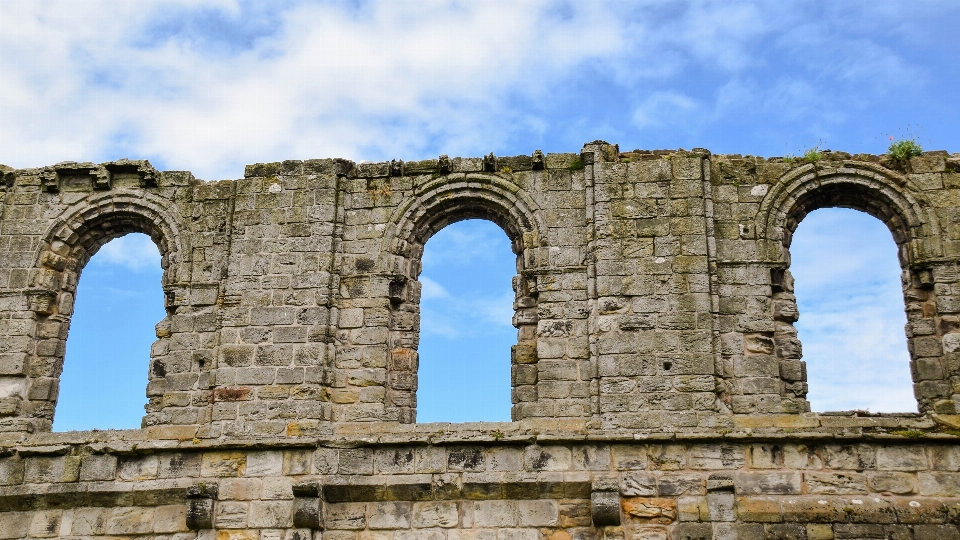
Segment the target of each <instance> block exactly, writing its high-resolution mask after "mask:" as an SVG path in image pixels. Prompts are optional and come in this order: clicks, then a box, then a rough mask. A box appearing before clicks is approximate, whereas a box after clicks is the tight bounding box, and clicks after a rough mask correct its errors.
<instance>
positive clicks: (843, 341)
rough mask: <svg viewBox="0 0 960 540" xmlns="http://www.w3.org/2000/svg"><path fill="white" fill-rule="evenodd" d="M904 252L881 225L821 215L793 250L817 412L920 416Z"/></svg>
mask: <svg viewBox="0 0 960 540" xmlns="http://www.w3.org/2000/svg"><path fill="white" fill-rule="evenodd" d="M897 253H898V247H897V244H896V243H895V242H894V238H893V236H892V235H891V232H890V230H889V229H888V228H887V227H886V226H885V225H884V223H883V222H881V221H880V220H878V219H876V218H874V217H872V216H870V215H868V214H866V213H863V212H858V211H856V210H850V209H846V208H824V209H820V210H815V211H813V212H811V213H810V214H809V215H807V216H806V217H804V218H803V220H802V221H801V222H800V224H799V226H798V227H797V229H796V232H795V233H794V234H793V238H792V242H791V245H790V259H791V264H790V272H791V273H792V275H793V277H794V279H795V293H796V298H797V305H798V309H799V312H800V319H799V321H797V322H796V323H795V326H796V329H797V332H798V338H799V339H800V341H801V342H802V343H803V359H804V360H805V361H806V366H807V380H808V385H809V393H808V394H807V398H808V399H809V400H810V404H811V409H812V410H814V411H845V410H868V411H870V412H907V411H916V410H917V403H916V400H915V399H914V395H913V385H912V379H911V376H910V354H909V352H908V349H907V340H906V335H905V333H904V324H905V323H906V321H907V319H906V315H905V312H904V303H903V285H902V277H901V274H902V270H901V266H900V262H899V261H898V258H897Z"/></svg>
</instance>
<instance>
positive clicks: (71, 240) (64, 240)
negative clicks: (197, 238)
mask: <svg viewBox="0 0 960 540" xmlns="http://www.w3.org/2000/svg"><path fill="white" fill-rule="evenodd" d="M182 229H183V224H182V220H181V219H180V214H179V212H178V211H177V209H176V207H175V206H174V205H173V203H171V202H170V201H166V200H164V199H161V198H160V197H157V196H155V195H152V194H150V193H136V194H133V193H131V194H116V193H105V194H102V195H97V196H93V197H89V198H86V199H83V200H81V201H79V202H77V203H75V204H74V205H72V206H70V207H69V208H67V209H66V210H65V211H64V212H63V214H61V216H60V217H59V218H58V219H57V220H56V221H55V222H54V224H53V225H52V226H51V227H49V228H48V229H47V230H46V231H45V232H44V234H43V236H42V241H41V242H40V245H39V246H38V248H37V252H36V253H35V261H36V266H35V268H37V269H38V277H37V282H35V285H36V286H37V287H38V288H39V289H46V290H49V291H51V292H59V291H57V289H58V288H59V286H58V285H60V284H58V283H55V282H54V281H56V275H57V274H59V273H60V272H62V271H63V270H65V269H74V270H76V271H79V270H80V269H82V267H83V266H84V265H85V264H86V262H87V261H88V260H89V259H90V257H92V256H93V254H94V253H96V251H97V250H98V249H99V248H100V247H101V246H102V245H103V244H105V243H106V242H108V241H110V240H112V239H114V238H116V237H117V236H122V235H124V234H127V233H130V232H142V233H146V234H148V235H150V237H151V238H152V239H153V240H154V242H156V243H157V246H158V248H159V250H160V254H161V257H162V263H161V264H162V266H163V267H164V282H165V283H169V282H173V281H176V280H177V277H178V276H181V275H183V274H182V270H183V269H182V268H181V266H182V265H183V263H184V262H185V260H186V259H188V258H189V254H190V246H189V245H186V244H187V243H188V242H189V239H188V238H187V235H184V234H181V230H182ZM44 279H46V280H48V281H51V282H50V283H47V284H44V283H40V281H42V280H44Z"/></svg>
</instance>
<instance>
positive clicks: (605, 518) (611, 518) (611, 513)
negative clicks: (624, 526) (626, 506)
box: [590, 491, 620, 527]
mask: <svg viewBox="0 0 960 540" xmlns="http://www.w3.org/2000/svg"><path fill="white" fill-rule="evenodd" d="M590 514H591V516H592V517H593V525H594V527H608V526H611V525H614V526H615V525H620V494H619V493H617V492H616V491H594V492H592V493H591V494H590Z"/></svg>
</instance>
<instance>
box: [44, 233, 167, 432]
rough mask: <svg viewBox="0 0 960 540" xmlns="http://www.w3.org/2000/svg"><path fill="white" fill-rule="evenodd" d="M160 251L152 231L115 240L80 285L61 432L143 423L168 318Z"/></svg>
mask: <svg viewBox="0 0 960 540" xmlns="http://www.w3.org/2000/svg"><path fill="white" fill-rule="evenodd" d="M162 276H163V270H162V269H161V267H160V252H159V250H158V249H157V246H156V245H155V244H154V243H153V241H152V240H151V239H150V237H149V236H147V235H145V234H139V233H134V234H128V235H126V236H123V237H120V238H117V239H114V240H112V241H110V242H108V243H107V244H105V245H104V246H103V247H101V248H100V250H99V251H98V252H97V253H96V254H95V255H94V256H93V257H92V258H91V259H90V261H89V262H88V263H87V265H86V266H85V267H84V268H83V271H82V275H81V277H80V280H79V283H78V285H77V294H76V304H75V306H74V310H73V315H72V317H71V321H70V331H69V336H68V338H67V344H66V356H65V358H64V366H63V372H62V374H61V376H60V392H59V397H58V399H57V409H56V415H55V416H54V423H53V429H54V431H71V430H85V429H94V428H96V429H129V428H139V427H140V422H141V419H142V418H143V414H144V404H145V403H146V402H147V398H146V387H147V370H148V368H149V363H150V347H151V344H152V343H153V341H154V340H155V339H156V335H155V330H154V326H155V325H156V324H157V322H158V321H160V320H161V319H163V317H164V315H165V314H166V312H165V311H164V307H163V291H162V289H161V287H160V280H161V278H162Z"/></svg>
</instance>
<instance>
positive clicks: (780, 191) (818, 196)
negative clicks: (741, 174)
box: [755, 161, 952, 411]
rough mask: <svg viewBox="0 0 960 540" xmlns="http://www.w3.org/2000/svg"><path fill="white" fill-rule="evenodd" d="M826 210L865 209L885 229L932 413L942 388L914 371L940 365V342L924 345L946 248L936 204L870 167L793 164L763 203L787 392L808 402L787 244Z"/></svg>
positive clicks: (918, 392)
mask: <svg viewBox="0 0 960 540" xmlns="http://www.w3.org/2000/svg"><path fill="white" fill-rule="evenodd" d="M830 207H834V208H837V207H839V208H850V209H853V210H859V211H861V212H865V213H867V214H869V215H871V216H873V217H875V218H877V219H879V220H880V221H881V222H883V223H884V224H885V225H886V227H887V229H888V230H889V231H890V233H891V235H892V237H893V239H894V241H895V243H896V245H897V248H898V249H897V255H898V258H899V260H900V265H901V269H902V271H903V274H902V276H901V283H902V286H903V300H904V307H905V311H906V316H907V327H908V331H907V343H908V350H909V352H910V359H911V360H910V364H911V372H912V374H913V378H914V381H913V382H914V394H915V396H916V397H917V400H918V406H919V410H920V411H927V410H932V409H933V408H934V404H935V403H936V402H937V400H938V399H941V398H943V397H944V395H945V394H944V392H945V390H944V389H945V388H946V387H944V388H941V386H942V385H938V384H936V383H938V382H939V381H934V384H931V381H928V380H924V379H923V378H922V377H921V376H919V375H918V374H919V373H920V370H921V369H922V368H923V366H925V365H927V364H939V363H940V358H939V356H940V355H941V353H940V350H941V348H940V345H939V344H937V345H933V346H926V347H925V345H926V341H925V340H930V339H938V336H937V337H932V336H930V335H928V334H936V333H937V332H939V330H937V328H938V324H939V314H938V313H939V312H938V305H937V299H936V290H935V288H934V286H933V285H934V273H935V269H934V267H936V266H937V265H938V264H941V263H940V262H939V260H940V259H941V258H942V250H943V248H942V246H941V244H940V227H939V223H938V220H937V217H936V214H935V213H934V210H933V206H932V205H931V204H930V203H929V202H928V201H927V200H926V197H925V195H924V193H923V192H922V191H921V190H920V189H919V188H918V187H917V186H916V185H915V184H914V183H913V182H912V181H911V180H910V178H908V177H906V176H904V175H901V174H898V173H896V172H894V171H890V170H888V169H885V168H883V167H881V166H879V165H875V164H872V163H868V162H856V161H847V162H845V163H843V165H841V166H839V167H828V166H822V165H818V164H807V165H804V166H802V167H797V168H795V169H793V170H791V171H790V172H788V173H787V174H785V175H784V176H782V177H781V178H780V179H779V180H778V181H777V182H776V183H775V184H774V185H772V186H771V187H770V190H769V191H768V192H767V193H766V194H765V196H764V198H763V200H762V201H761V203H760V208H759V211H758V212H757V218H756V223H755V227H756V238H757V240H758V249H759V250H760V253H759V259H760V262H761V263H762V264H763V265H765V266H768V267H769V268H770V284H771V288H772V297H771V298H772V300H773V301H772V302H771V309H772V312H771V315H772V318H773V319H775V320H777V321H779V322H781V323H784V324H779V325H777V326H776V330H775V331H774V332H773V336H772V337H773V338H774V342H775V350H776V354H777V355H778V357H780V360H781V373H782V374H784V373H790V377H789V378H787V377H786V376H785V375H782V377H784V381H783V384H784V388H785V389H786V390H787V392H788V394H792V395H793V396H795V397H796V398H798V399H805V397H806V389H807V382H806V367H805V363H803V362H801V361H800V360H801V356H802V355H801V344H800V341H799V339H798V338H797V334H796V330H795V329H794V327H793V323H794V322H796V321H797V320H798V317H799V312H798V310H797V305H796V297H795V295H794V294H793V293H794V290H793V279H792V276H791V275H790V274H789V265H790V262H791V261H790V244H791V241H792V239H793V233H794V231H795V230H796V229H797V227H798V225H799V224H800V222H801V221H802V220H803V218H804V217H806V216H807V215H808V214H809V213H810V212H813V211H814V210H819V209H821V208H830ZM927 327H929V328H930V329H931V330H933V332H928V333H926V334H922V335H921V334H919V333H914V332H912V331H910V330H909V329H910V328H927ZM784 366H785V367H786V368H788V369H784ZM931 388H932V390H931ZM951 407H952V403H951Z"/></svg>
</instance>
